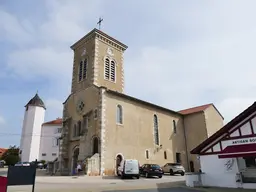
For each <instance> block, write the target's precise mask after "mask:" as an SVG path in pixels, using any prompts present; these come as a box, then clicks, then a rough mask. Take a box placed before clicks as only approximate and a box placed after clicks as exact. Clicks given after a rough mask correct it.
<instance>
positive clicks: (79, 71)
mask: <svg viewBox="0 0 256 192" xmlns="http://www.w3.org/2000/svg"><path fill="white" fill-rule="evenodd" d="M81 62H82V76H81V80H79V74H80V64H81ZM83 66H84V62H83V60H80V61H79V63H78V73H77V81H78V83H80V82H82V81H83V69H84V68H83Z"/></svg>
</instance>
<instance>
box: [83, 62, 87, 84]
mask: <svg viewBox="0 0 256 192" xmlns="http://www.w3.org/2000/svg"><path fill="white" fill-rule="evenodd" d="M86 78H87V59H85V60H84V73H83V79H86Z"/></svg>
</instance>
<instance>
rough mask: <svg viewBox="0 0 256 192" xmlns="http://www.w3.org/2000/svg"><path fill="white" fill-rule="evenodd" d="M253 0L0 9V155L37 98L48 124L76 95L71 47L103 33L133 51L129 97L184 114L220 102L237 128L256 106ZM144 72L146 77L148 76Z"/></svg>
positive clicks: (45, 3) (4, 4)
mask: <svg viewBox="0 0 256 192" xmlns="http://www.w3.org/2000/svg"><path fill="white" fill-rule="evenodd" d="M255 6H256V2H255V1H253V0H252V1H250V0H247V1H243V0H240V1H238V0H226V1H222V0H215V1H204V0H194V1H190V0H179V1H177V0H176V1H174V0H161V1H159V0H151V1H148V0H140V1H135V0H130V1H128V0H126V1H119V0H108V1H105V0H93V1H91V0H77V1H68V0H42V1H38V2H35V1H32V0H23V1H22V3H21V2H16V1H15V2H14V1H7V0H6V1H1V2H0V58H1V62H0V67H1V70H0V82H1V83H0V91H1V94H0V106H1V107H0V147H8V146H9V145H11V144H16V145H19V141H20V133H21V128H22V121H23V116H24V105H25V104H26V103H27V102H28V100H29V99H30V98H31V97H33V96H34V95H35V93H36V91H37V90H38V92H39V95H40V96H41V97H42V99H43V100H44V102H45V103H46V106H47V112H46V119H45V121H47V120H52V119H55V118H57V117H61V116H62V102H63V101H64V100H65V99H66V97H67V96H68V94H69V92H70V87H71V85H70V82H71V74H72V71H71V70H72V63H73V61H72V59H73V53H72V51H71V50H70V48H69V47H70V45H72V44H73V43H74V42H76V41H77V40H78V39H80V38H81V37H82V36H84V35H85V34H86V33H87V32H89V31H90V30H92V29H93V28H95V27H97V25H96V23H97V20H98V18H99V16H101V17H103V18H104V21H103V24H102V30H103V31H104V32H105V33H107V34H109V35H111V36H113V37H115V38H117V39H118V40H120V41H122V42H123V43H125V44H127V45H128V47H129V48H128V49H127V51H126V53H125V58H124V59H125V92H126V93H127V94H129V95H132V96H135V97H138V98H141V99H144V100H147V101H150V102H154V103H156V104H159V105H163V106H166V107H168V108H170V109H173V110H179V109H183V108H188V107H192V106H196V105H202V104H205V103H214V104H215V105H216V107H217V108H218V109H219V111H220V112H221V113H222V114H223V116H224V117H225V119H226V120H225V121H226V122H227V121H229V120H231V119H232V118H233V117H234V116H236V115H237V114H238V113H240V112H241V111H242V110H243V109H245V108H246V107H248V106H249V105H251V104H252V103H253V102H254V101H255V96H256V89H255V88H256V76H255V71H256V70H255V69H256V65H255V63H256V56H255V55H256V54H255V50H256V49H255V48H256V36H255V34H256V33H255V32H256V25H255V21H254V20H255V17H256V12H255V11H254V8H255ZM145 69H146V70H145Z"/></svg>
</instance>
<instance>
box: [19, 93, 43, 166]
mask: <svg viewBox="0 0 256 192" xmlns="http://www.w3.org/2000/svg"><path fill="white" fill-rule="evenodd" d="M25 107H26V110H25V116H24V120H23V127H22V133H21V139H20V156H21V161H22V162H26V161H28V162H31V161H35V160H36V159H38V158H39V149H40V140H41V127H42V124H43V122H44V115H45V110H46V108H45V105H44V102H43V101H42V100H41V99H40V97H39V96H38V94H37V93H36V95H35V96H34V97H33V98H32V99H30V101H29V102H28V103H27V105H25Z"/></svg>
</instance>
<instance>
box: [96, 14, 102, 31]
mask: <svg viewBox="0 0 256 192" xmlns="http://www.w3.org/2000/svg"><path fill="white" fill-rule="evenodd" d="M102 21H103V19H102V18H101V17H100V18H99V21H98V23H97V25H99V30H100V26H101V22H102Z"/></svg>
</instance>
